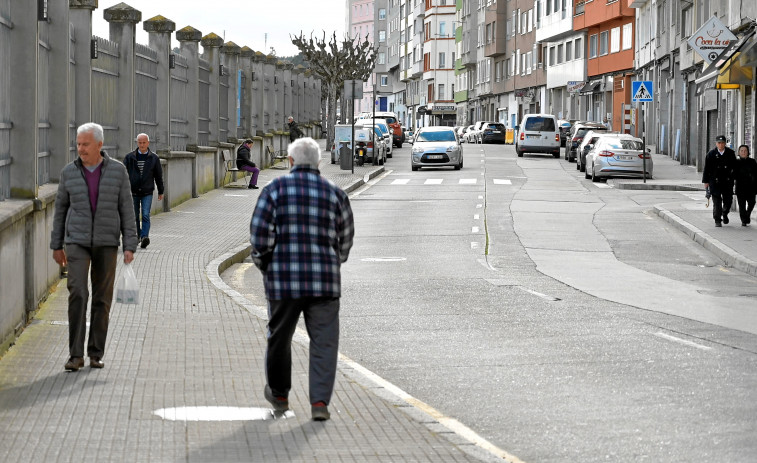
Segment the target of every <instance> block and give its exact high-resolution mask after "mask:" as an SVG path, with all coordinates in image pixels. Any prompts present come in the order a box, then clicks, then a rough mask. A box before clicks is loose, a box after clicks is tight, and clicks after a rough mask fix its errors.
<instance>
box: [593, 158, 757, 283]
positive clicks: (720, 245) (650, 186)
mask: <svg viewBox="0 0 757 463" xmlns="http://www.w3.org/2000/svg"><path fill="white" fill-rule="evenodd" d="M653 160H654V179H652V180H647V182H646V183H644V182H643V180H642V179H609V180H608V181H607V183H608V184H609V185H612V186H613V187H614V188H620V189H636V190H642V189H644V190H678V191H691V192H692V193H691V194H688V196H689V198H690V199H689V200H682V201H680V202H678V201H677V202H672V203H666V204H658V205H656V206H655V211H656V212H657V214H658V215H659V216H660V217H662V218H663V219H665V220H666V221H667V222H669V223H670V224H672V225H673V226H674V227H676V228H678V229H679V230H681V231H682V232H683V233H685V234H686V235H688V236H689V237H690V238H691V239H693V240H694V241H696V242H697V243H699V244H701V245H702V246H703V247H704V248H705V249H707V250H709V251H711V252H712V253H713V254H715V255H716V256H718V257H719V258H720V259H722V260H723V261H724V262H725V264H726V265H728V266H730V267H733V268H736V269H738V270H741V271H743V272H745V273H748V274H750V275H753V276H757V213H755V212H752V225H750V226H748V227H742V226H741V219H740V218H739V213H738V211H737V210H736V208H737V203H736V196H735V195H734V197H733V209H732V210H731V213H730V214H729V215H728V217H729V219H730V223H729V224H728V225H723V227H722V228H715V220H714V219H713V217H712V204H710V206H709V207H707V201H706V200H705V196H704V194H705V190H704V185H703V184H702V173H701V172H697V170H696V169H695V168H694V167H691V166H682V165H681V164H679V163H678V162H677V161H675V160H673V159H671V158H670V157H668V156H665V155H662V154H653Z"/></svg>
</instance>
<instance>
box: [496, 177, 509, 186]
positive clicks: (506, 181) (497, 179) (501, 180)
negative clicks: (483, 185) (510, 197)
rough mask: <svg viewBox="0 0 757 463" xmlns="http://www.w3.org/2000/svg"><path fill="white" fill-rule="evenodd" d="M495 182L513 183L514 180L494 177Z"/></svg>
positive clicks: (499, 183) (500, 183) (501, 183)
mask: <svg viewBox="0 0 757 463" xmlns="http://www.w3.org/2000/svg"><path fill="white" fill-rule="evenodd" d="M494 184H495V185H512V184H513V182H512V180H507V179H504V178H495V179H494Z"/></svg>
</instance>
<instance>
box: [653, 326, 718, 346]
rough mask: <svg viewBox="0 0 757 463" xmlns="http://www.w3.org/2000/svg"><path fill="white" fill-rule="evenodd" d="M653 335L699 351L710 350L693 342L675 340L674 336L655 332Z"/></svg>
mask: <svg viewBox="0 0 757 463" xmlns="http://www.w3.org/2000/svg"><path fill="white" fill-rule="evenodd" d="M654 335H655V336H658V337H661V338H663V339H667V340H668V341H673V342H677V343H679V344H683V345H684V346H689V347H694V348H696V349H701V350H712V347H708V346H703V345H701V344H697V343H695V342H693V341H687V340H685V339H681V338H677V337H675V336H671V335H669V334H665V333H663V332H662V331H660V332H657V333H655V334H654Z"/></svg>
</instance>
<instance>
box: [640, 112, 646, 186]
mask: <svg viewBox="0 0 757 463" xmlns="http://www.w3.org/2000/svg"><path fill="white" fill-rule="evenodd" d="M645 106H646V103H642V104H641V145H642V151H641V169H642V174H641V175H642V176H643V177H644V183H647V126H646V124H647V122H646V120H645V119H644V116H645V113H646V111H644V107H645Z"/></svg>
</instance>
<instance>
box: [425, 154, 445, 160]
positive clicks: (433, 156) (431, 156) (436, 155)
mask: <svg viewBox="0 0 757 463" xmlns="http://www.w3.org/2000/svg"><path fill="white" fill-rule="evenodd" d="M426 157H427V158H429V159H442V158H443V157H444V156H443V155H441V154H429V155H428V156H426Z"/></svg>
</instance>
